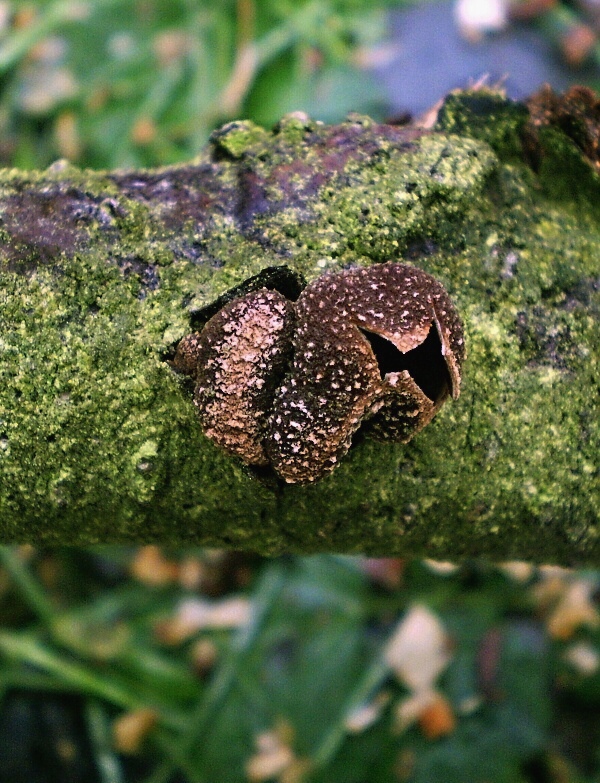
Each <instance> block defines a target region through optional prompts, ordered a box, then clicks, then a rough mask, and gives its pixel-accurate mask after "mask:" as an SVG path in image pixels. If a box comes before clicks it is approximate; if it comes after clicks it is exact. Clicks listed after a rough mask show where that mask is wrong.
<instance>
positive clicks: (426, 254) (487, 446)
mask: <svg viewBox="0 0 600 783" xmlns="http://www.w3.org/2000/svg"><path fill="white" fill-rule="evenodd" d="M545 108H547V106H546V105H545ZM583 113H584V114H585V110H583ZM542 115H543V112H541V111H539V107H538V111H537V114H536V113H535V111H534V109H533V108H532V110H531V113H529V112H528V111H527V109H526V108H525V107H524V106H522V105H519V104H513V103H511V102H508V101H505V100H504V99H502V98H501V97H500V96H498V95H496V94H493V93H488V92H475V93H462V94H459V95H454V96H450V97H449V98H448V99H447V101H446V104H445V106H444V107H443V109H442V111H441V112H440V116H439V120H438V126H437V127H436V128H435V129H434V130H433V131H424V130H421V129H418V128H415V127H393V126H387V125H376V124H374V123H372V122H371V121H369V120H368V119H366V118H361V117H351V118H350V119H349V120H348V121H347V122H346V123H344V124H342V125H339V126H331V127H327V126H324V125H321V124H317V123H313V122H310V121H308V120H307V119H306V118H305V117H303V116H302V115H299V114H298V115H290V116H289V117H287V118H285V119H284V120H282V122H281V124H280V125H279V127H278V128H276V129H275V131H273V132H267V131H264V130H262V129H260V128H257V127H255V126H253V125H252V124H250V123H243V122H241V123H232V124H230V125H228V126H226V127H224V128H222V129H221V130H220V131H218V132H216V133H215V134H214V136H213V139H212V142H211V145H210V146H209V148H208V149H207V150H206V151H205V153H203V155H201V156H200V157H199V158H198V159H197V160H194V161H192V162H191V163H190V164H187V165H184V166H179V167H171V168H165V169H160V170H154V171H135V172H115V173H99V172H90V171H80V170H78V169H75V168H72V167H70V166H69V165H66V164H61V163H59V164H56V165H55V166H53V167H52V168H51V169H49V170H48V171H45V172H41V173H28V172H19V171H4V172H2V173H1V174H0V214H1V223H0V291H1V294H0V296H1V300H0V301H1V305H0V538H1V539H2V540H3V541H34V542H40V543H45V544H56V543H63V544H76V543H77V544H79V543H95V542H107V541H149V540H160V541H162V542H169V541H172V542H176V543H179V544H181V543H187V544H190V543H200V544H206V545H210V546H228V547H237V548H247V549H255V550H258V551H261V552H265V553H269V554H276V553H280V552H283V551H296V552H315V551H323V550H329V551H337V552H369V553H377V554H388V555H391V554H401V555H424V556H428V557H434V558H443V559H452V558H463V557H467V556H476V555H482V556H486V557H490V558H493V559H496V560H499V559H508V558H521V559H531V560H537V561H558V562H562V563H565V564H568V563H584V562H586V563H594V564H598V563H600V540H599V538H598V533H599V529H598V522H599V517H600V486H599V484H600V482H599V466H598V455H599V453H600V426H599V415H598V411H599V410H600V404H599V403H600V401H599V388H600V367H599V360H600V349H599V346H600V327H599V320H600V293H599V289H600V224H599V219H598V209H597V204H598V199H599V198H600V178H599V177H598V174H597V172H596V169H595V165H596V162H595V161H593V160H591V159H590V156H589V152H588V151H587V150H586V149H585V146H584V145H583V144H582V143H580V140H579V138H577V137H576V134H574V133H571V132H570V130H569V127H570V126H569V125H568V123H565V122H558V121H557V120H556V117H557V116H558V112H557V111H555V112H554V114H552V115H551V114H550V113H549V112H546V116H545V118H544V117H543V116H542ZM573 116H574V113H573V112H572V115H571V118H573ZM572 124H573V123H572ZM572 124H571V125H572ZM586 155H587V157H586ZM387 260H395V261H399V260H404V261H406V262H408V263H410V264H413V265H415V266H418V267H421V268H422V269H423V270H425V271H426V272H428V273H430V274H432V275H433V276H435V277H436V278H437V279H438V280H439V281H440V282H441V283H442V284H443V285H444V287H445V288H446V290H447V291H448V293H449V294H450V296H451V298H452V300H453V302H454V304H455V305H456V307H457V309H458V311H459V313H460V314H461V318H462V320H463V322H464V327H465V335H466V346H467V359H466V361H465V365H464V369H463V379H462V393H461V396H460V398H459V399H458V400H457V401H449V402H447V403H446V404H445V405H444V407H443V409H442V410H441V412H440V413H439V414H438V416H437V417H436V418H435V420H434V421H433V422H432V423H431V424H429V425H428V426H427V427H426V428H425V429H424V430H423V431H422V432H421V433H419V434H418V435H417V436H416V437H415V438H414V440H412V441H411V442H410V443H408V444H406V445H402V444H390V443H382V442H377V441H372V440H369V439H367V438H364V439H363V438H360V437H359V438H356V439H355V443H354V445H353V446H352V448H351V449H350V452H349V453H348V455H347V456H346V457H345V459H344V460H342V462H341V464H340V466H339V467H338V468H337V469H336V470H335V471H334V472H333V473H332V474H331V475H329V476H327V477H326V478H323V479H322V480H321V481H317V482H315V483H314V484H310V485H306V486H302V485H284V484H283V483H282V482H279V483H270V484H268V483H261V482H260V481H259V480H257V479H256V478H255V477H253V476H252V475H250V473H249V472H248V470H247V469H246V468H245V467H244V466H243V465H242V464H241V463H240V462H238V461H237V460H236V459H235V458H233V457H230V456H228V455H227V454H225V453H224V452H223V451H221V450H220V449H219V448H218V447H217V446H215V445H214V444H213V443H211V442H210V441H209V440H208V439H207V438H206V437H205V436H204V435H203V433H202V431H201V429H200V427H199V424H198V421H197V418H196V415H195V412H194V406H193V403H192V398H191V395H190V393H189V389H188V388H187V386H186V384H185V382H184V379H183V377H182V376H181V375H178V374H177V373H175V372H174V371H173V368H172V366H171V365H170V363H169V360H170V359H172V357H173V355H174V351H175V347H176V345H177V343H178V342H179V340H181V338H182V337H183V336H185V335H186V334H189V333H190V332H191V331H193V330H194V329H195V328H198V325H199V323H200V322H201V321H202V319H203V317H204V316H205V315H206V311H203V308H206V307H207V306H210V305H211V303H213V302H214V301H215V300H217V299H218V297H219V296H221V295H222V294H223V293H225V292H226V291H228V290H229V289H231V288H233V287H234V286H237V285H240V284H242V283H243V282H244V281H245V280H247V279H249V278H250V277H252V276H253V275H256V274H258V273H260V272H261V270H264V269H265V268H267V267H272V266H287V267H289V268H290V269H291V270H292V271H293V272H295V273H298V274H299V275H302V276H303V277H304V278H305V279H306V280H307V281H308V282H310V281H312V280H314V279H315V278H316V277H318V276H319V275H321V274H323V273H325V272H328V271H336V270H340V269H342V268H345V267H348V266H349V265H363V266H364V265H370V264H373V263H377V262H383V261H387ZM203 313H204V316H203Z"/></svg>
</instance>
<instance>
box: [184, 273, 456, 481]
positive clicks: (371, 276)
mask: <svg viewBox="0 0 600 783" xmlns="http://www.w3.org/2000/svg"><path fill="white" fill-rule="evenodd" d="M463 358H464V340H463V331H462V325H461V322H460V318H459V316H458V313H457V311H456V309H455V307H454V305H453V304H452V302H451V300H450V298H449V296H448V294H447V293H446V291H445V289H444V288H443V287H442V285H441V284H440V283H439V282H438V281H437V280H436V279H435V278H433V277H432V276H431V275H429V274H427V273H426V272H423V271H422V270H420V269H417V268H415V267H411V266H407V265H405V264H398V263H386V264H376V265H374V266H371V267H368V268H356V269H350V270H346V271H344V272H340V273H338V274H329V275H323V276H322V277H319V278H318V279H317V280H315V281H314V282H313V283H311V284H309V285H308V286H307V287H306V288H305V289H304V290H303V291H302V293H301V294H300V296H299V297H298V299H297V301H296V302H292V301H290V300H288V299H287V298H286V297H285V296H283V294H281V293H279V292H278V291H276V290H269V289H268V288H259V289H258V290H255V291H250V292H248V293H246V294H244V295H243V296H240V297H238V298H235V299H233V300H231V301H229V302H228V303H227V304H225V306H224V307H222V308H221V309H220V310H219V311H218V312H217V313H216V314H215V315H214V316H213V317H212V318H211V319H210V320H209V321H208V323H207V324H206V325H205V327H204V329H203V330H202V331H201V332H194V333H193V334H190V335H188V336H187V337H185V338H184V339H183V340H182V341H181V342H180V343H179V345H178V348H177V353H176V356H175V359H174V361H173V366H174V368H175V369H176V370H178V371H180V372H183V373H186V374H188V375H190V376H192V377H193V379H194V384H195V390H194V403H195V405H196V407H197V410H198V414H199V418H200V423H201V425H202V427H203V429H204V432H205V434H206V435H207V436H208V437H209V438H210V439H212V440H213V441H214V442H215V443H217V444H218V445H219V446H221V447H222V448H224V449H225V450H226V451H228V452H229V453H230V454H234V455H236V456H238V457H240V458H241V459H242V460H243V461H244V462H245V463H246V464H247V465H252V466H257V467H267V466H270V467H271V468H272V469H273V470H274V472H275V473H276V474H277V476H279V477H280V478H281V479H283V480H284V481H286V482H288V483H292V484H294V483H298V484H302V483H310V482H314V481H317V480H318V479H320V478H322V477H323V476H325V475H326V474H327V473H330V472H331V471H332V470H333V469H334V468H335V466H336V465H337V463H338V461H339V460H340V458H341V457H342V456H343V455H344V454H345V453H346V452H347V451H348V449H349V447H350V444H351V441H352V437H353V435H354V434H355V433H356V431H357V430H358V429H359V427H364V428H365V429H366V430H367V432H368V434H369V435H372V436H373V437H376V438H379V439H386V440H393V441H397V442H402V443H406V442H407V441H409V440H410V439H411V438H412V437H413V436H414V435H415V434H416V433H417V432H418V431H419V430H420V429H422V428H423V427H424V426H425V425H426V424H427V423H428V422H429V421H431V419H432V418H433V417H434V416H435V414H436V413H437V411H438V410H439V408H440V407H441V405H442V403H443V402H444V400H445V399H446V398H447V397H448V396H452V397H453V398H456V397H458V394H459V390H460V379H461V365H462V361H463Z"/></svg>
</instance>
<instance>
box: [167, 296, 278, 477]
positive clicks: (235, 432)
mask: <svg viewBox="0 0 600 783" xmlns="http://www.w3.org/2000/svg"><path fill="white" fill-rule="evenodd" d="M293 323H294V314H293V304H292V303H291V302H289V301H288V300H287V299H286V298H285V297H284V296H282V295H281V294H280V293H278V292H277V291H269V290H267V289H266V288H261V289H259V290H258V291H253V292H251V293H248V294H246V295H245V296H243V297H240V298H238V299H234V300H233V301H231V302H229V303H228V304H226V305H225V306H224V307H223V308H222V309H221V310H219V312H218V313H216V315H214V316H213V317H212V318H211V319H210V320H209V321H208V323H207V324H206V326H205V327H204V329H203V330H202V332H194V333H193V334H191V335H189V336H188V337H185V338H184V339H183V340H182V341H181V342H180V343H179V346H178V348H177V354H176V356H175V359H174V361H173V366H174V367H175V369H176V370H178V371H180V372H183V373H185V374H188V375H192V376H193V377H194V380H195V384H196V386H195V391H194V403H195V405H196V408H197V410H198V415H199V418H200V423H201V425H202V427H203V429H204V433H205V435H206V436H207V437H209V438H211V440H213V441H214V442H215V443H217V444H218V445H219V446H221V447H222V448H224V449H225V450H226V451H228V452H229V453H231V454H235V455H237V456H238V457H241V458H242V459H243V460H244V462H246V463H247V464H250V465H265V464H267V462H268V460H267V457H266V455H265V451H264V448H263V445H262V442H263V439H264V427H265V414H264V412H265V411H266V410H268V408H269V405H270V400H271V399H272V397H273V393H274V389H275V385H276V383H277V380H278V379H279V378H280V376H281V374H282V372H283V369H284V366H285V364H286V362H287V360H288V354H289V350H290V347H291V337H292V331H293Z"/></svg>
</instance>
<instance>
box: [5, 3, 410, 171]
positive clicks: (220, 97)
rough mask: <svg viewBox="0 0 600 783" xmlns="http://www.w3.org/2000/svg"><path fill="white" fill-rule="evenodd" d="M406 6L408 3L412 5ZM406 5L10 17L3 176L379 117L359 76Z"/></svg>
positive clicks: (172, 155) (157, 156) (173, 8)
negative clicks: (395, 10) (237, 128)
mask: <svg viewBox="0 0 600 783" xmlns="http://www.w3.org/2000/svg"><path fill="white" fill-rule="evenodd" d="M404 3H405V4H406V0H404ZM401 4H402V0H396V2H393V0H387V3H385V2H375V3H372V2H368V0H304V1H301V0H260V1H259V0H221V2H219V3H212V2H208V0H136V1H133V2H132V1H130V0H93V1H92V2H80V1H79V0H46V2H37V3H31V2H2V3H0V137H1V138H2V142H1V146H0V162H1V163H4V165H9V164H10V165H15V166H18V167H21V168H31V167H43V166H46V165H48V164H50V163H51V162H52V161H53V160H54V159H56V158H58V157H67V158H69V159H70V160H72V161H73V162H77V163H79V164H81V165H85V166H90V167H95V168H113V167H130V166H155V165H164V164H167V163H173V162H176V161H181V160H186V159H189V158H190V157H192V156H193V155H195V154H196V153H197V152H198V151H199V150H200V149H201V148H202V146H203V145H204V143H205V142H206V139H207V137H208V135H209V133H210V132H211V130H212V129H213V128H214V127H216V126H218V125H219V124H220V123H222V122H224V121H227V120H229V119H233V118H238V117H240V116H244V117H250V118H252V119H254V120H255V121H256V122H259V123H263V124H265V125H271V124H273V123H274V122H275V121H277V120H278V119H279V118H280V117H281V115H282V114H284V113H286V112H288V111H294V110H297V109H302V110H304V111H308V112H309V113H314V114H315V115H316V116H317V118H318V119H322V120H324V121H333V120H338V119H340V117H342V116H343V115H344V113H346V112H347V111H348V110H350V109H352V110H357V111H365V112H372V113H375V114H378V113H381V110H382V109H383V107H384V105H385V102H384V96H383V95H382V94H381V92H380V90H379V88H378V85H377V84H376V83H375V81H374V80H373V79H372V78H371V77H370V76H369V75H368V74H367V72H366V71H365V70H364V69H362V68H361V67H360V63H361V58H363V59H364V57H365V56H366V55H365V53H368V51H369V49H370V47H372V46H373V45H375V44H376V43H378V42H380V41H381V40H382V39H383V38H384V37H385V20H386V16H385V10H386V9H385V6H386V5H388V6H390V5H396V6H398V5H401Z"/></svg>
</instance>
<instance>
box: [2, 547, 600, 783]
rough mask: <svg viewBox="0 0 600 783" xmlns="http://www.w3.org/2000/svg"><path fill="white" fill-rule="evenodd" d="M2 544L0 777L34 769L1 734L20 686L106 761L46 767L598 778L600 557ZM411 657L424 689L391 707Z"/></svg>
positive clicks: (113, 776) (199, 774)
mask: <svg viewBox="0 0 600 783" xmlns="http://www.w3.org/2000/svg"><path fill="white" fill-rule="evenodd" d="M0 564H1V567H0V623H1V627H0V732H3V737H2V740H3V741H2V742H0V781H1V782H2V783H21V781H23V782H25V781H27V783H30V781H35V780H36V779H38V778H36V776H35V775H36V758H35V756H34V754H31V753H29V755H28V756H27V759H28V760H27V761H26V762H23V760H22V759H21V761H20V766H18V764H17V762H19V756H18V752H19V750H18V749H19V748H20V747H21V745H22V744H23V743H25V748H26V749H27V731H26V730H24V731H23V736H22V737H20V736H19V737H17V735H16V734H13V735H11V734H10V731H11V730H13V731H14V726H13V723H11V721H10V716H11V715H12V716H13V721H14V703H15V694H16V698H17V699H21V701H22V700H23V694H27V693H29V694H37V695H38V698H39V699H41V700H42V703H43V702H44V700H45V701H46V702H47V701H48V699H49V698H51V696H52V694H54V695H55V696H56V695H62V696H63V697H64V698H65V699H66V698H67V697H70V698H72V697H77V699H78V702H77V703H78V705H79V707H78V710H79V712H78V715H79V718H78V726H79V732H80V734H81V735H82V736H84V737H85V738H86V742H87V743H88V744H89V748H88V751H87V753H88V755H89V756H90V758H91V762H90V763H91V764H93V765H94V766H95V767H96V768H97V769H98V770H99V772H98V775H97V777H87V778H78V777H76V776H70V777H67V776H66V773H65V770H67V769H69V765H68V763H67V762H66V761H65V760H64V759H63V763H64V767H63V777H62V778H53V777H52V775H51V766H48V767H47V770H46V773H45V774H46V775H47V777H42V778H40V779H41V780H44V781H51V780H53V779H61V780H63V779H64V780H67V779H69V780H74V781H79V780H86V783H88V781H89V783H95V781H99V783H113V782H114V783H119V781H127V782H128V783H129V781H131V783H137V782H138V781H143V782H144V783H159V781H163V783H167V782H168V781H171V783H174V782H175V781H185V783H209V781H210V782H212V781H219V783H243V782H244V781H257V782H258V781H279V782H280V783H302V782H303V781H304V783H308V782H309V781H310V783H326V781H327V782H329V781H338V780H339V781H344V783H363V781H369V783H371V782H372V783H379V782H381V783H388V782H389V781H416V782H418V783H438V782H439V783H463V782H464V781H469V782H470V783H471V782H472V783H476V782H477V781H481V783H484V782H485V783H508V782H509V781H510V782H511V783H513V782H514V783H526V782H527V783H544V782H547V783H566V782H567V781H573V782H574V783H577V781H579V782H580V783H584V781H585V782H586V783H594V781H597V780H598V779H599V778H598V775H599V774H600V725H599V724H598V719H597V715H598V707H599V703H600V665H599V660H598V649H599V646H600V628H599V627H598V619H599V615H598V608H597V591H598V588H599V586H600V582H599V580H598V574H597V573H586V574H584V573H576V572H568V571H565V570H562V569H548V568H547V569H541V570H539V569H535V568H533V567H529V566H525V565H524V564H520V565H513V566H510V567H507V568H504V567H492V566H487V565H484V564H481V563H467V564H465V565H463V566H462V567H460V568H450V567H447V566H444V567H440V566H436V565H435V564H426V563H417V562H415V563H404V562H402V561H399V560H367V559H364V558H358V557H338V556H333V555H332V556H315V557H309V558H292V557H290V558H279V559H276V560H270V561H269V560H262V559H260V558H257V557H255V556H251V555H240V554H237V555H236V554H233V553H225V552H214V551H213V552H205V551H201V550H193V551H187V552H177V551H168V550H159V549H157V548H156V547H142V548H138V549H136V548H131V549H126V548H119V547H100V548H96V549H93V550H92V549H90V550H85V551H83V550H76V549H64V550H58V551H56V552H48V553H44V552H35V551H34V550H33V549H31V548H29V547H25V548H16V547H14V548H9V547H3V548H1V549H0ZM594 596H596V597H594ZM403 624H404V641H403V643H402V645H400V646H401V647H402V649H403V650H404V652H402V653H401V652H400V651H399V650H398V649H397V650H396V652H395V653H394V654H392V652H391V649H392V648H391V646H390V640H391V639H392V638H394V637H396V639H397V634H398V633H399V631H398V629H399V628H402V627H403ZM411 624H412V631H408V625H411ZM440 635H441V636H440ZM440 639H442V640H443V643H442V647H440ZM584 651H587V652H584ZM440 655H441V656H442V660H441V662H439V660H438V661H437V662H436V657H437V658H439V656H440ZM586 655H587V658H586ZM594 656H595V657H594ZM427 671H431V675H430V676H429V675H427V674H426V672H427ZM422 677H425V680H426V682H425V688H426V689H427V688H429V689H430V690H431V689H433V693H434V695H435V699H434V703H433V704H432V705H430V708H429V709H428V710H427V709H424V708H423V707H422V706H421V707H419V708H418V709H417V710H416V712H415V718H416V721H412V722H411V721H407V720H405V721H404V726H403V727H401V726H399V724H398V720H399V716H400V715H401V714H403V713H401V712H399V710H400V711H401V710H402V709H406V706H405V707H404V708H403V707H402V705H403V704H404V705H407V704H408V700H409V699H410V698H411V696H412V697H414V695H415V694H416V693H418V692H420V690H421V689H420V686H418V685H416V684H415V683H416V681H417V680H419V679H420V678H422ZM11 710H12V711H11ZM58 715H60V710H59V711H58ZM21 724H23V721H22V720H21ZM25 725H27V724H26V722H25ZM11 727H12V729H11ZM71 733H72V732H71ZM577 738H584V739H583V742H582V741H581V740H578V739H577ZM8 739H10V741H7V740H8ZM47 741H48V744H49V745H50V744H52V737H51V736H48V738H47ZM71 741H72V744H73V746H74V748H78V747H79V746H78V744H77V742H76V741H75V739H73V738H71ZM50 750H51V749H49V750H48V753H49V755H50V756H51V755H52V754H51V752H50ZM21 752H23V751H22V750H21ZM78 752H80V751H79V750H78ZM81 752H83V751H81ZM74 754H75V750H73V751H72V753H71V758H72V757H73V756H74ZM55 755H56V756H57V758H58V759H59V760H60V753H58V751H56V750H55ZM15 757H16V760H17V761H16V762H15ZM133 762H135V764H134V765H133V766H132V763H133ZM37 763H38V766H39V761H38V762H37ZM46 763H47V764H48V765H50V762H48V761H47V762H46ZM52 763H54V764H56V765H58V764H59V761H57V760H54V761H53V762H52ZM28 764H29V765H30V766H29V767H28V766H27V765H28ZM269 773H270V774H269Z"/></svg>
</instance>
